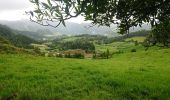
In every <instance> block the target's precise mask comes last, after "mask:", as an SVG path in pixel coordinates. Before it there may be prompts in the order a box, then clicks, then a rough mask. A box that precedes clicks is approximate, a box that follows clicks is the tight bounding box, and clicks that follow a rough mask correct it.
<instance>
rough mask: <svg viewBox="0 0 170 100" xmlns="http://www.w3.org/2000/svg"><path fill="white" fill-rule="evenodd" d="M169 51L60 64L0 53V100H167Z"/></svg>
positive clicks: (60, 60) (169, 92)
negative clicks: (10, 99) (11, 99)
mask: <svg viewBox="0 0 170 100" xmlns="http://www.w3.org/2000/svg"><path fill="white" fill-rule="evenodd" d="M169 73H170V49H158V48H157V49H155V48H151V49H149V50H148V51H144V50H141V51H137V52H125V53H122V54H114V55H113V57H112V58H111V59H66V58H56V57H41V56H33V55H28V54H0V99H7V98H13V99H16V100H18V99H21V100H47V99H48V100H168V99H170V84H169V83H170V75H169Z"/></svg>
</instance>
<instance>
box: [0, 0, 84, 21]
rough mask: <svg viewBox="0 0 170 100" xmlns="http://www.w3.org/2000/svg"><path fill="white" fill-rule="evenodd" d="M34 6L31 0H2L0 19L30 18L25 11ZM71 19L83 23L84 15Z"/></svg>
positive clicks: (0, 0) (0, 2)
mask: <svg viewBox="0 0 170 100" xmlns="http://www.w3.org/2000/svg"><path fill="white" fill-rule="evenodd" d="M33 8H34V7H33V4H31V3H30V2H29V0H0V20H8V21H16V20H21V19H29V16H27V15H26V14H25V11H30V10H32V9H33ZM69 21H71V22H76V23H82V22H83V17H78V18H74V19H71V20H69Z"/></svg>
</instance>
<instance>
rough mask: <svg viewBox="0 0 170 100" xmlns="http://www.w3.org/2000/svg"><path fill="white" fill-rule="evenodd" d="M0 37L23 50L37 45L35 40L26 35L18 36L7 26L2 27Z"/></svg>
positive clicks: (0, 26)
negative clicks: (33, 44) (32, 44)
mask: <svg viewBox="0 0 170 100" xmlns="http://www.w3.org/2000/svg"><path fill="white" fill-rule="evenodd" d="M0 36H1V37H3V38H5V39H7V40H9V41H10V42H11V43H12V44H13V45H15V46H17V47H21V48H31V46H30V44H31V43H36V41H35V40H33V39H31V38H28V37H26V36H24V35H19V34H16V33H15V31H14V30H12V29H10V28H9V27H7V26H4V25H0Z"/></svg>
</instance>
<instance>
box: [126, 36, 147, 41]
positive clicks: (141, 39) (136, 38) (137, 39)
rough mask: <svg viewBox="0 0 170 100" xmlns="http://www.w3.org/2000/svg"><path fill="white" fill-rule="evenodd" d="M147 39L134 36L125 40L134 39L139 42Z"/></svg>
mask: <svg viewBox="0 0 170 100" xmlns="http://www.w3.org/2000/svg"><path fill="white" fill-rule="evenodd" d="M145 39H146V37H141V36H140V37H137V36H136V37H132V38H128V39H126V40H125V41H130V40H133V41H138V42H144V40H145Z"/></svg>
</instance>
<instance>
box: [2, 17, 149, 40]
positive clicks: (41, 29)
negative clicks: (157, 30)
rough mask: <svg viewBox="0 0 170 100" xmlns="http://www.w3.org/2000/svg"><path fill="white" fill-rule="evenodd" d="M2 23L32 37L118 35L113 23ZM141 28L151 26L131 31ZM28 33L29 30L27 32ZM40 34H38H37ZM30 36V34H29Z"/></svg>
mask: <svg viewBox="0 0 170 100" xmlns="http://www.w3.org/2000/svg"><path fill="white" fill-rule="evenodd" d="M0 23H1V24H4V25H7V26H9V27H10V28H12V29H16V30H19V31H31V32H32V33H31V34H30V35H29V36H30V37H34V35H33V34H36V36H37V37H36V38H38V37H40V38H42V37H43V38H46V39H54V38H56V37H59V36H61V35H68V36H73V35H81V34H90V35H103V36H108V37H116V36H118V35H119V34H117V25H111V27H105V26H100V27H98V26H93V27H90V26H91V24H90V23H81V24H79V23H73V22H66V27H64V26H63V25H60V26H59V27H57V28H53V27H47V26H41V25H39V24H36V23H33V22H31V21H29V20H20V21H0ZM141 29H145V30H149V29H150V26H149V25H147V24H144V25H143V26H142V28H140V27H135V28H131V29H130V31H131V32H133V31H138V30H141ZM26 33H27V32H26ZM37 34H38V35H37ZM27 36H28V35H27Z"/></svg>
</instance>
